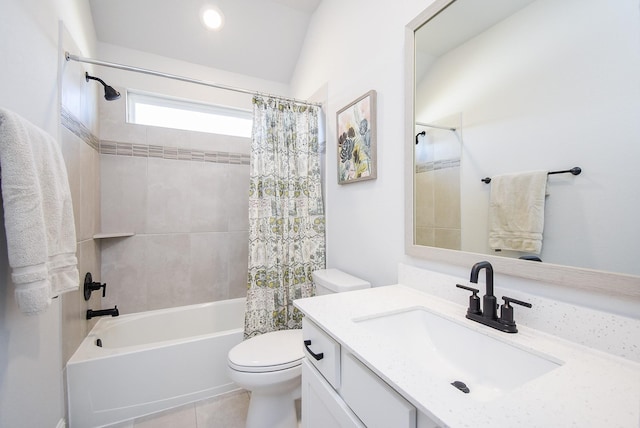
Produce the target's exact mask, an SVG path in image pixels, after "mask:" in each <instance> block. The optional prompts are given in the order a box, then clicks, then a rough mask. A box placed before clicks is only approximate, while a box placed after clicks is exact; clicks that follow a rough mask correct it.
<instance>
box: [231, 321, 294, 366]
mask: <svg viewBox="0 0 640 428" xmlns="http://www.w3.org/2000/svg"><path fill="white" fill-rule="evenodd" d="M303 358H304V352H303V350H302V330H300V329H296V330H280V331H273V332H270V333H265V334H261V335H260V336H255V337H252V338H251V339H247V340H245V341H244V342H242V343H239V344H238V345H236V346H234V347H233V349H231V351H229V354H228V362H229V367H231V368H232V369H233V370H237V371H240V372H249V373H265V372H274V371H280V370H286V369H289V368H292V367H296V366H299V365H300V364H302V359H303Z"/></svg>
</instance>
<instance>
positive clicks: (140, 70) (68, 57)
mask: <svg viewBox="0 0 640 428" xmlns="http://www.w3.org/2000/svg"><path fill="white" fill-rule="evenodd" d="M64 57H65V59H66V60H67V61H77V62H85V63H87V64H94V65H101V66H103V67H111V68H117V69H119V70H125V71H133V72H136V73H143V74H149V75H151V76H158V77H165V78H167V79H173V80H180V81H182V82H188V83H195V84H196V85H203V86H209V87H211V88H217V89H224V90H227V91H234V92H240V93H243V94H249V95H260V96H265V97H273V98H278V99H280V100H286V101H293V102H296V103H299V104H305V105H311V106H316V107H322V104H320V103H313V102H309V101H303V100H297V99H295V98H289V97H283V96H280V95H273V94H266V93H262V92H258V91H250V90H248V89H242V88H235V87H233V86H227V85H221V84H219V83H213V82H207V81H206V80H199V79H192V78H190V77H184V76H178V75H176V74H169V73H163V72H160V71H154V70H148V69H146V68H139V67H132V66H130V65H123V64H116V63H113V62H106V61H100V60H97V59H91V58H84V57H81V56H78V55H73V54H70V53H69V52H65V53H64Z"/></svg>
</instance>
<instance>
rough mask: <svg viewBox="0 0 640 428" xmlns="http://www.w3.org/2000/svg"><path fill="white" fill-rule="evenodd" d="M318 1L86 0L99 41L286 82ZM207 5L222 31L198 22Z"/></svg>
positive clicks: (291, 73) (288, 80)
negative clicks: (214, 12)
mask: <svg viewBox="0 0 640 428" xmlns="http://www.w3.org/2000/svg"><path fill="white" fill-rule="evenodd" d="M321 1H322V0H135V1H132V0H89V2H90V5H91V14H92V16H93V23H94V26H95V29H96V36H97V38H98V41H99V42H104V43H109V44H113V45H118V46H123V47H126V48H129V49H135V50H139V51H144V52H150V53H153V54H157V55H162V56H165V57H169V58H175V59H178V60H182V61H188V62H191V63H195V64H200V65H205V66H208V67H212V68H216V69H220V70H226V71H230V72H234V73H240V74H244V75H247V76H252V77H258V78H261V79H267V80H272V81H275V82H280V83H287V84H288V83H289V82H290V80H291V77H292V75H293V72H294V68H295V65H296V63H297V61H298V57H299V55H300V49H301V48H302V44H303V42H304V38H305V35H306V32H307V27H308V24H309V21H310V19H311V15H312V14H313V12H314V11H315V10H316V8H317V7H318V5H319V4H320V2H321ZM207 5H213V6H215V7H217V8H218V9H219V10H220V11H222V13H223V15H224V22H225V23H224V27H223V28H222V29H221V30H219V31H213V30H208V29H207V28H205V27H204V25H203V24H202V22H201V19H200V15H201V11H202V10H203V9H204V8H205V7H206V6H207ZM130 65H135V64H130Z"/></svg>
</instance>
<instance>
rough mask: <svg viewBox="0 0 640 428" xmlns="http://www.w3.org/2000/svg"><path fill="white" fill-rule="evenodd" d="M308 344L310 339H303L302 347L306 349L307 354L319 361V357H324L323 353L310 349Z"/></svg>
mask: <svg viewBox="0 0 640 428" xmlns="http://www.w3.org/2000/svg"><path fill="white" fill-rule="evenodd" d="M310 345H311V341H310V340H305V341H304V347H305V348H306V349H307V352H309V354H311V356H312V357H313V358H315V359H316V361H320V360H321V359H323V358H324V353H323V352H320V353H318V354H316V353H315V352H313V351H312V350H311V349H309V346H310Z"/></svg>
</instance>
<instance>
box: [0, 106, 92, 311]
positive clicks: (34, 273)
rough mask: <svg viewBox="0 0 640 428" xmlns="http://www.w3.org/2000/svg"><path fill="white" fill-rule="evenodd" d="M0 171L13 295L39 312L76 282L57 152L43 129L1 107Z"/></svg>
mask: <svg viewBox="0 0 640 428" xmlns="http://www.w3.org/2000/svg"><path fill="white" fill-rule="evenodd" d="M0 171H1V172H0V174H1V186H2V201H3V207H4V226H5V229H6V232H7V233H6V235H7V250H8V256H9V265H10V266H11V269H12V272H11V278H12V280H13V283H14V285H15V287H16V291H15V297H16V300H17V302H18V306H19V307H20V310H21V311H22V312H24V313H26V314H38V313H41V312H43V311H44V310H46V309H47V308H48V306H49V304H50V303H51V298H53V297H55V296H58V295H59V294H61V293H64V292H66V291H71V290H77V289H78V287H79V284H80V281H79V275H78V269H77V263H78V262H77V258H76V234H75V225H74V220H73V206H72V203H71V192H70V190H69V181H68V178H67V171H66V169H65V164H64V160H63V158H62V152H61V151H60V147H59V146H58V144H57V142H56V141H55V140H54V139H53V138H52V137H51V136H50V135H49V134H47V133H46V132H44V131H43V130H42V129H40V128H38V127H37V126H35V125H33V124H31V123H30V122H28V121H27V120H26V119H24V118H22V117H20V116H19V115H17V114H15V113H13V112H10V111H8V110H5V109H2V108H0Z"/></svg>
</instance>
